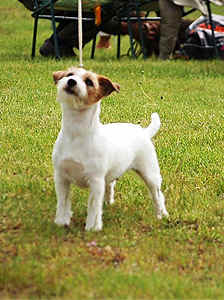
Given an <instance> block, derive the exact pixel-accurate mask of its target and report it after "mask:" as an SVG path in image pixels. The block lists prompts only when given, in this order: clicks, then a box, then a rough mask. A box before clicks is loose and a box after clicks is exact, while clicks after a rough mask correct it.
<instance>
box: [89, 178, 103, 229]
mask: <svg viewBox="0 0 224 300" xmlns="http://www.w3.org/2000/svg"><path fill="white" fill-rule="evenodd" d="M89 185H90V195H89V199H88V212H87V219H86V227H85V228H86V230H94V231H99V230H101V229H102V227H103V222H102V214H103V200H104V193H105V180H104V179H101V178H98V179H97V178H94V179H91V180H90V182H89Z"/></svg>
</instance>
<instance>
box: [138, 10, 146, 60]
mask: <svg viewBox="0 0 224 300" xmlns="http://www.w3.org/2000/svg"><path fill="white" fill-rule="evenodd" d="M136 10H137V18H138V31H139V36H140V43H141V48H142V54H143V58H144V59H146V53H145V46H144V37H143V31H142V21H141V19H140V12H139V7H137V9H136Z"/></svg>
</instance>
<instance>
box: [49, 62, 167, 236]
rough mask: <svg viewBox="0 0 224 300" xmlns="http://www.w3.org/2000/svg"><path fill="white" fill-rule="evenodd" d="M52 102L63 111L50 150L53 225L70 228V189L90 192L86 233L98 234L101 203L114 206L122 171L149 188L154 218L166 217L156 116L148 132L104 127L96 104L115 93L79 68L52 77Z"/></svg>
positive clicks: (113, 87) (132, 127) (104, 81)
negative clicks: (75, 187) (156, 145)
mask: <svg viewBox="0 0 224 300" xmlns="http://www.w3.org/2000/svg"><path fill="white" fill-rule="evenodd" d="M53 78H54V81H55V83H56V84H57V89H58V94H57V100H58V101H59V102H60V104H61V107H62V127H61V131H60V133H59V135H58V138H57V140H56V143H55V145H54V150H53V164H54V181H55V189H56V195H57V201H58V203H57V213H56V218H55V223H56V224H58V225H69V224H70V219H71V216H72V212H71V202H70V200H69V198H68V194H69V186H70V183H72V182H74V183H76V184H77V185H78V186H79V187H89V188H90V195H89V200H88V215H87V220H86V230H101V229H102V226H103V223H102V210H103V202H104V197H105V200H106V201H108V202H109V203H113V202H114V186H115V183H116V179H118V178H119V177H120V176H121V175H122V174H123V173H124V172H125V171H127V170H130V169H133V170H135V171H136V172H137V173H138V174H139V175H140V176H141V177H142V178H143V180H144V181H145V183H146V184H147V186H148V187H149V189H150V191H151V194H152V198H153V200H154V202H155V206H156V212H157V217H158V218H159V219H161V218H162V216H163V215H164V216H168V213H167V211H166V207H165V199H164V196H163V194H162V192H161V190H160V187H161V182H162V179H161V176H160V169H159V165H158V161H157V156H156V152H155V149H154V146H153V144H152V142H151V140H150V139H151V138H152V137H153V136H154V135H155V134H156V132H157V131H158V130H159V127H160V119H159V116H158V114H157V113H154V114H152V117H151V118H152V120H151V124H150V125H149V126H148V127H147V128H142V127H140V126H138V125H133V124H126V123H114V124H107V125H103V124H101V122H100V118H99V116H100V100H101V99H102V98H103V97H105V96H108V95H109V94H111V93H112V92H113V91H116V92H118V91H119V89H120V87H119V85H118V84H116V83H113V82H112V81H111V80H110V79H108V78H107V77H105V76H101V75H97V74H95V73H93V72H90V71H86V70H84V69H82V68H70V69H69V70H68V71H58V72H55V73H54V74H53Z"/></svg>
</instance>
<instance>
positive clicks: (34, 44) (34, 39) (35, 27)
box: [31, 15, 38, 59]
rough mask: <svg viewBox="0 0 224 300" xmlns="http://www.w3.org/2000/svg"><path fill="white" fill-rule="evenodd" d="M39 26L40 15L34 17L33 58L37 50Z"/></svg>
mask: <svg viewBox="0 0 224 300" xmlns="http://www.w3.org/2000/svg"><path fill="white" fill-rule="evenodd" d="M37 26H38V15H37V16H36V17H35V19H34V28H33V42H32V53H31V58H32V59H34V57H35V52H36V41H37Z"/></svg>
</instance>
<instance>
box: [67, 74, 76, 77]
mask: <svg viewBox="0 0 224 300" xmlns="http://www.w3.org/2000/svg"><path fill="white" fill-rule="evenodd" d="M73 75H74V74H73V73H68V74H67V75H66V77H69V76H73Z"/></svg>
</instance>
